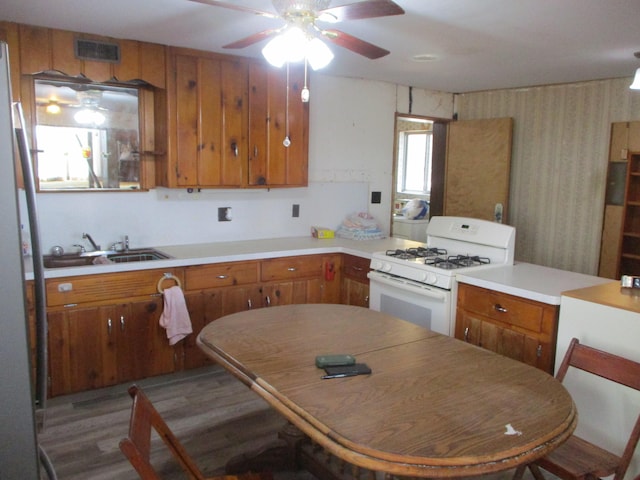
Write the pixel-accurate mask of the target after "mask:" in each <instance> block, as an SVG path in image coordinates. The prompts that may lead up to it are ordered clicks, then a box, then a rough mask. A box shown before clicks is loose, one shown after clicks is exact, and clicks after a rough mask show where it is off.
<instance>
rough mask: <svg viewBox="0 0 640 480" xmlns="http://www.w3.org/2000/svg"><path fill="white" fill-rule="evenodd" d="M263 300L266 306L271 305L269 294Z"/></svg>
mask: <svg viewBox="0 0 640 480" xmlns="http://www.w3.org/2000/svg"><path fill="white" fill-rule="evenodd" d="M265 301H266V302H267V307H270V306H271V299H270V298H269V295H267V296H266V297H265Z"/></svg>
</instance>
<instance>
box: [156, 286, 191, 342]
mask: <svg viewBox="0 0 640 480" xmlns="http://www.w3.org/2000/svg"><path fill="white" fill-rule="evenodd" d="M163 294H164V311H163V312H162V315H160V326H161V327H164V328H165V329H166V330H167V338H168V339H169V345H175V344H176V343H178V342H179V341H180V340H182V339H183V338H184V337H186V336H187V335H189V334H190V333H192V332H193V329H192V327H191V318H189V312H188V311H187V304H186V302H185V300H184V293H182V289H181V288H180V287H178V286H175V287H169V288H165V290H164V292H163Z"/></svg>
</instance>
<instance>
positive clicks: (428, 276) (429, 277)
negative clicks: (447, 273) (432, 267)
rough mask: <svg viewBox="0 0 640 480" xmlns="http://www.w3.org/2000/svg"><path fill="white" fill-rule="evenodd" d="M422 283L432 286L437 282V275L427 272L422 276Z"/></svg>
mask: <svg viewBox="0 0 640 480" xmlns="http://www.w3.org/2000/svg"><path fill="white" fill-rule="evenodd" d="M422 281H423V282H424V283H428V284H430V285H433V284H435V283H436V282H437V281H438V277H437V275H436V274H435V273H432V272H427V273H425V274H424V277H423V279H422Z"/></svg>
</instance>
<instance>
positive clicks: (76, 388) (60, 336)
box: [47, 308, 108, 396]
mask: <svg viewBox="0 0 640 480" xmlns="http://www.w3.org/2000/svg"><path fill="white" fill-rule="evenodd" d="M47 318H48V323H49V372H50V375H49V376H50V393H51V396H56V395H64V394H69V393H74V392H80V391H83V390H90V389H93V388H99V387H102V386H104V384H105V380H104V374H103V371H104V363H103V357H104V354H105V350H106V349H107V346H106V338H108V324H107V322H106V321H105V320H106V319H104V318H103V317H102V316H101V313H100V309H99V308H77V309H75V308H74V309H70V310H65V311H57V312H50V313H49V314H48V315H47Z"/></svg>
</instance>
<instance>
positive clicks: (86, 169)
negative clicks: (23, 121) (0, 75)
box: [34, 78, 141, 191]
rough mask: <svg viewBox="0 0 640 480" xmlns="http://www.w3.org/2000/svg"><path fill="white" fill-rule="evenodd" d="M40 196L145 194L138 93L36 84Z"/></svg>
mask: <svg viewBox="0 0 640 480" xmlns="http://www.w3.org/2000/svg"><path fill="white" fill-rule="evenodd" d="M34 86H35V102H36V126H35V131H34V135H35V144H36V151H37V155H36V156H34V158H35V160H36V161H35V165H36V167H35V168H36V177H37V181H38V186H39V189H40V191H77V190H138V189H140V181H141V179H140V153H139V145H140V134H139V126H140V118H139V96H138V93H139V92H138V89H137V88H135V87H123V86H113V85H105V84H94V83H82V82H74V81H68V80H60V79H55V78H36V79H35V81H34Z"/></svg>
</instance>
